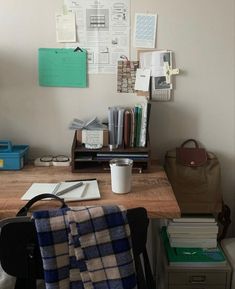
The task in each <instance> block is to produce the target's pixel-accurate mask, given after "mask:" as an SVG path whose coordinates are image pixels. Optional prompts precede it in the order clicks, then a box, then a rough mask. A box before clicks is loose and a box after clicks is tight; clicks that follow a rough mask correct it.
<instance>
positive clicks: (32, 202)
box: [16, 194, 67, 216]
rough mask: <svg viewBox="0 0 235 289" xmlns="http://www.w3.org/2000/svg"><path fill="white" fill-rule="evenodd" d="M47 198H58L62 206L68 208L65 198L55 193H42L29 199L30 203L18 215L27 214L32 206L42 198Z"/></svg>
mask: <svg viewBox="0 0 235 289" xmlns="http://www.w3.org/2000/svg"><path fill="white" fill-rule="evenodd" d="M46 198H52V199H56V200H58V201H60V202H61V204H62V206H61V209H62V208H66V207H67V205H66V204H65V202H64V199H62V198H60V197H58V196H56V195H53V194H40V195H38V196H35V197H33V198H32V199H31V200H29V201H28V203H27V204H26V205H25V206H24V207H22V208H21V209H20V210H19V212H18V213H17V214H16V216H27V213H28V211H29V209H30V208H31V207H32V205H33V204H34V203H36V202H38V201H40V200H43V199H46Z"/></svg>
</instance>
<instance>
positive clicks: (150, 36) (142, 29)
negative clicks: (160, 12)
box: [133, 13, 157, 48]
mask: <svg viewBox="0 0 235 289" xmlns="http://www.w3.org/2000/svg"><path fill="white" fill-rule="evenodd" d="M156 31H157V14H144V13H136V14H135V28H134V43H133V45H134V47H142V48H154V47H155V45H156Z"/></svg>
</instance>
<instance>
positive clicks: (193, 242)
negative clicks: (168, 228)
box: [169, 236, 217, 248]
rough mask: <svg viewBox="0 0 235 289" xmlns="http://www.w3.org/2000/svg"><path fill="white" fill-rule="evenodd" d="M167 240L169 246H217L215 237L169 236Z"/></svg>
mask: <svg viewBox="0 0 235 289" xmlns="http://www.w3.org/2000/svg"><path fill="white" fill-rule="evenodd" d="M169 242H170V245H171V247H179V248H215V247H216V246H217V239H216V238H212V239H209V238H208V239H202V238H201V239H199V238H198V239H190V238H188V239H186V238H184V239H182V238H172V237H171V236H169Z"/></svg>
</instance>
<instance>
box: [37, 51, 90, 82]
mask: <svg viewBox="0 0 235 289" xmlns="http://www.w3.org/2000/svg"><path fill="white" fill-rule="evenodd" d="M38 75H39V85H40V86H63V87H87V52H86V51H85V50H83V51H80V50H78V51H76V52H74V49H70V48H39V50H38Z"/></svg>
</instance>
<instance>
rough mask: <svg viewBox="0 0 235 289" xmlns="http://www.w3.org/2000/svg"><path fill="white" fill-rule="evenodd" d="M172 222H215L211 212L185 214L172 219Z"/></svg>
mask: <svg viewBox="0 0 235 289" xmlns="http://www.w3.org/2000/svg"><path fill="white" fill-rule="evenodd" d="M172 221H173V222H174V223H215V222H216V220H215V217H214V216H213V215H211V214H200V215H198V214H196V215H194V214H187V215H182V217H181V218H174V219H172Z"/></svg>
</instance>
